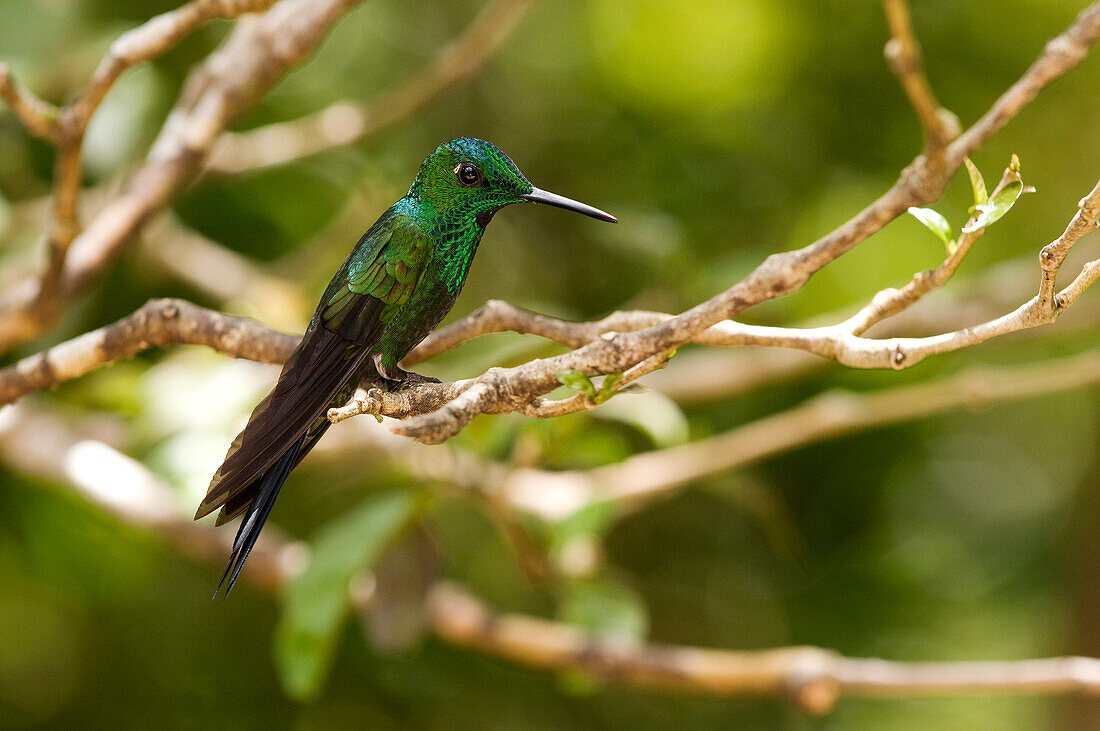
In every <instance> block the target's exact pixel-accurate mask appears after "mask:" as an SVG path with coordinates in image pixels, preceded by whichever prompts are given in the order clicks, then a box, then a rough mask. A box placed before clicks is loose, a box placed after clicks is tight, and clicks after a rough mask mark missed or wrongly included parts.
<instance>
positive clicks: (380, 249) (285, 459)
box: [195, 137, 616, 596]
mask: <svg viewBox="0 0 1100 731" xmlns="http://www.w3.org/2000/svg"><path fill="white" fill-rule="evenodd" d="M523 201H530V202H534V203H546V204H548V205H551V206H557V207H559V208H565V209H568V210H571V211H577V212H578V213H583V214H585V215H587V216H592V217H593V218H598V219H600V220H601V221H610V222H612V223H615V222H616V218H615V217H614V216H612V215H610V214H608V213H604V212H603V211H601V210H599V209H597V208H593V207H592V206H588V205H585V204H584V203H580V202H578V201H575V200H572V199H569V198H566V197H564V196H560V195H556V194H554V193H549V192H547V191H545V190H540V189H538V188H536V187H534V186H533V185H531V183H530V182H528V180H527V178H525V177H524V176H523V173H521V172H520V171H519V168H517V167H516V164H515V163H514V162H512V160H511V159H509V157H508V156H507V155H505V154H504V153H503V152H501V151H500V150H499V149H497V147H496V146H494V145H492V144H490V143H488V142H486V141H484V140H479V139H475V138H470V137H463V138H459V139H455V140H451V141H450V142H446V143H444V144H442V145H440V146H439V147H437V148H436V150H435V152H433V153H432V154H431V155H429V156H428V157H427V159H426V160H424V163H423V164H422V165H421V166H420V171H419V172H418V173H417V175H416V180H414V181H413V184H412V187H410V188H409V192H408V193H406V194H405V197H404V198H402V199H401V200H399V201H397V202H396V203H394V204H393V205H392V206H390V207H389V208H388V209H387V210H386V211H385V212H384V213H383V214H382V215H381V216H379V218H378V220H377V221H375V222H374V225H373V226H371V227H370V228H369V229H367V232H366V233H365V234H363V237H362V238H360V239H359V243H358V244H356V246H355V248H354V249H352V252H351V254H349V255H348V258H347V259H346V260H345V261H344V263H343V264H342V265H341V266H340V268H339V269H338V270H337V272H336V275H335V276H334V277H333V278H332V281H331V282H329V285H328V288H327V289H325V293H324V295H323V296H322V297H321V301H320V303H319V304H318V305H317V310H316V312H314V314H313V319H312V320H310V323H309V327H308V328H307V329H306V332H305V335H304V336H303V337H302V342H301V343H300V344H299V345H298V347H297V348H295V349H294V352H293V353H291V354H290V357H289V358H287V361H286V364H285V365H284V366H283V370H282V373H281V374H280V375H279V380H278V382H277V383H276V384H275V387H274V388H273V389H272V391H271V393H269V394H268V395H267V396H266V397H265V398H264V399H263V400H262V401H260V403H259V404H258V405H257V406H256V409H255V410H254V411H253V412H252V416H251V417H250V418H249V420H248V423H247V424H246V425H245V427H244V430H242V431H241V433H240V434H238V435H237V438H236V439H234V440H233V444H232V445H230V447H229V452H228V454H226V457H225V461H224V462H222V465H221V467H219V468H218V471H217V472H216V473H214V477H213V478H212V479H211V480H210V487H209V489H208V490H207V493H206V497H205V498H204V499H203V501H202V502H201V503H200V504H199V509H198V511H197V512H196V513H195V519H196V520H198V519H199V518H202V517H203V516H205V515H208V514H209V513H211V512H212V511H214V510H216V509H218V508H221V513H219V514H218V519H217V522H216V525H222V524H224V523H226V522H228V521H230V520H232V519H233V518H235V517H237V516H238V515H242V514H243V516H244V517H243V519H242V520H241V525H240V528H239V529H238V530H237V535H236V538H235V539H234V541H233V548H232V552H231V554H230V557H229V562H228V564H227V565H226V567H225V572H224V573H223V574H222V578H221V581H220V582H219V583H218V590H220V589H221V587H222V585H223V584H225V581H226V579H227V578H228V579H229V583H228V585H227V586H226V596H228V595H229V592H230V591H232V589H233V585H234V584H235V583H236V581H237V577H238V576H239V575H240V573H241V568H242V567H243V566H244V563H245V561H246V560H247V559H248V554H249V552H250V551H251V550H252V547H253V545H255V543H256V539H257V538H258V537H259V535H260V530H261V529H262V528H263V525H264V522H265V521H266V520H267V517H268V515H269V514H270V513H271V507H272V505H274V503H275V498H276V497H278V495H279V489H280V488H281V487H282V485H283V483H284V482H285V481H286V478H287V475H289V474H290V471H291V470H292V469H294V467H295V465H297V464H298V462H300V461H301V459H302V458H303V457H305V455H306V454H307V453H308V452H309V450H310V449H312V448H313V447H314V445H316V444H317V441H318V440H319V439H320V438H321V436H322V435H323V434H324V433H325V430H326V429H328V426H329V423H330V422H329V420H328V417H327V412H328V409H329V408H330V407H333V406H340V405H342V404H344V403H346V402H347V400H348V399H349V398H351V396H352V394H353V393H354V392H355V389H356V387H357V386H358V384H359V383H361V382H364V381H371V380H378V379H384V380H385V381H388V382H390V384H391V385H392V386H394V387H400V386H402V385H405V384H409V383H416V382H421V381H427V380H433V381H434V380H435V379H427V378H425V377H424V376H420V375H418V374H415V373H408V372H406V371H403V370H402V369H401V368H400V367H399V366H398V362H399V361H400V360H401V359H402V358H403V357H404V356H405V354H406V353H408V352H409V351H410V350H412V348H413V347H415V346H416V345H417V344H418V343H419V342H420V341H421V340H423V339H424V337H425V336H426V335H427V334H428V333H429V332H431V330H432V328H434V327H435V326H436V325H438V324H439V321H440V320H442V319H443V317H444V315H446V314H447V312H449V311H450V309H451V306H452V305H454V303H455V300H456V299H457V298H458V294H459V292H460V291H461V290H462V285H463V284H464V283H465V281H466V275H467V274H468V273H469V271H470V263H471V262H472V261H473V258H474V253H475V252H476V251H477V246H478V243H480V241H481V235H482V234H483V233H484V232H485V227H486V226H487V225H488V223H489V221H490V220H491V219H492V217H493V214H495V213H496V212H497V211H499V210H500V209H501V208H503V207H504V206H507V205H511V204H512V203H519V202H523ZM214 595H215V596H217V590H216V591H215V592H214Z"/></svg>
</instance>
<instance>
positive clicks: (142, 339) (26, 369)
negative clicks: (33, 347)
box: [0, 299, 299, 406]
mask: <svg viewBox="0 0 1100 731" xmlns="http://www.w3.org/2000/svg"><path fill="white" fill-rule="evenodd" d="M298 340H299V338H298V337H296V336H292V335H284V334H282V333H278V332H275V331H274V330H269V329H267V328H266V327H264V326H262V325H260V324H259V323H257V322H256V321H254V320H250V319H248V318H244V317H233V316H232V315H226V314H223V313H221V312H215V311H213V310H208V309H206V308H204V307H199V306H198V305H194V304H191V303H190V302H187V301H185V300H179V299H160V300H150V301H149V302H148V303H146V304H145V305H144V306H143V307H141V308H140V309H139V310H137V311H136V312H134V313H133V314H132V315H128V316H127V317H124V318H122V319H121V320H118V321H116V322H114V323H112V324H110V325H107V326H106V327H101V328H99V329H98V330H93V331H91V332H88V333H85V334H83V335H81V336H79V337H76V338H73V339H72V340H68V341H66V342H64V343H61V344H60V345H56V346H54V347H52V348H50V349H49V350H45V351H43V352H41V353H38V354H36V355H32V356H29V357H27V358H24V359H23V360H21V361H19V362H17V363H14V364H13V365H10V366H8V367H7V368H4V369H2V370H0V406H3V405H4V404H10V403H12V402H13V401H15V400H16V399H18V398H19V397H20V396H23V395H24V394H27V393H30V392H32V391H40V390H43V389H46V388H50V387H52V386H56V385H57V384H59V383H63V382H64V381H68V380H71V379H73V378H79V377H80V376H83V375H84V374H86V373H89V372H91V371H93V370H95V369H97V368H100V367H102V366H104V365H106V364H108V363H111V362H112V361H115V360H118V359H120V358H130V357H133V356H134V355H136V354H138V353H139V352H141V351H142V350H145V349H146V348H150V347H158V346H163V345H168V344H170V343H185V344H192V345H206V346H209V347H211V348H214V349H215V350H217V351H219V352H221V353H225V354H226V355H230V356H233V357H235V358H248V359H249V360H255V361H259V362H261V363H282V362H283V361H285V360H286V358H287V356H288V355H290V351H291V350H293V349H294V346H296V345H297V344H298Z"/></svg>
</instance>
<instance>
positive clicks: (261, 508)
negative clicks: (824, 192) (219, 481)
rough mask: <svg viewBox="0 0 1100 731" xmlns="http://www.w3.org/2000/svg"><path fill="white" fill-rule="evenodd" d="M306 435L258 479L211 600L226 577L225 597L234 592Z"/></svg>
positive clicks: (296, 461)
mask: <svg viewBox="0 0 1100 731" xmlns="http://www.w3.org/2000/svg"><path fill="white" fill-rule="evenodd" d="M306 438H307V435H305V434H303V435H302V436H301V437H300V438H299V439H298V440H297V441H296V442H294V443H293V444H292V445H290V448H289V449H287V450H286V451H285V452H283V454H282V456H281V457H279V459H278V460H277V461H276V462H275V464H273V465H271V467H269V468H268V469H267V470H266V471H265V472H264V473H263V475H261V476H260V477H259V478H258V479H257V480H256V482H257V483H259V488H258V490H257V492H256V497H254V498H253V499H252V502H251V503H249V505H248V509H247V510H245V513H244V516H243V517H242V518H241V526H240V528H238V529H237V536H236V538H234V539H233V551H232V553H231V554H230V555H229V563H227V564H226V566H225V571H224V572H222V578H221V580H220V581H219V582H218V588H217V589H215V590H214V596H213V597H211V599H216V598H217V597H218V592H219V591H221V588H222V584H225V583H226V581H225V580H226V578H227V577H228V578H229V583H228V585H227V586H226V587H225V594H224V595H223V597H222V598H228V597H229V592H231V591H233V586H234V584H236V583H237V577H238V576H240V574H241V569H243V568H244V562H245V561H247V560H248V554H250V553H252V547H253V546H255V545H256V539H257V538H259V537H260V531H261V530H262V529H263V527H264V523H265V522H267V516H269V515H270V514H271V508H272V506H274V505H275V498H277V497H279V490H280V488H282V486H283V483H284V482H286V478H287V476H288V475H289V474H290V470H291V469H293V468H294V465H296V464H297V463H298V452H299V451H300V450H301V447H302V444H303V442H305V441H306ZM314 441H316V440H314ZM310 446H312V445H310ZM307 451H308V450H307Z"/></svg>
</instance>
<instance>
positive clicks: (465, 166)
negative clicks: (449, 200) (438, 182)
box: [455, 162, 485, 188]
mask: <svg viewBox="0 0 1100 731" xmlns="http://www.w3.org/2000/svg"><path fill="white" fill-rule="evenodd" d="M455 175H456V176H457V177H458V182H460V183H462V184H463V185H465V186H466V187H467V188H473V187H475V186H477V185H481V184H483V183H484V182H485V179H484V178H483V177H482V176H481V171H480V170H478V169H477V165H474V164H473V163H472V162H460V163H459V164H458V165H456V166H455Z"/></svg>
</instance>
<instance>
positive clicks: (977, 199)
mask: <svg viewBox="0 0 1100 731" xmlns="http://www.w3.org/2000/svg"><path fill="white" fill-rule="evenodd" d="M963 162H964V163H966V172H968V173H970V187H971V188H973V189H974V203H975V204H976V205H979V206H980V205H982V204H984V203H985V202H986V201H987V200H989V195H988V194H987V193H986V192H985V179H984V178H983V177H982V174H981V171H979V170H978V166H977V165H975V164H974V163H972V162H971V161H970V158H969V157H964V158H963Z"/></svg>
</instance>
